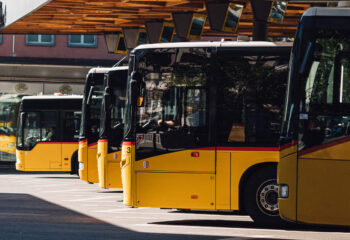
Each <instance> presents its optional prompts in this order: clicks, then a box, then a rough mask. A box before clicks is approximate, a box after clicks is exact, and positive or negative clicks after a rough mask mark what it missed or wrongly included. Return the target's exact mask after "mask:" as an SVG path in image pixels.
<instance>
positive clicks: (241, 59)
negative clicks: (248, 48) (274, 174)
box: [216, 50, 288, 146]
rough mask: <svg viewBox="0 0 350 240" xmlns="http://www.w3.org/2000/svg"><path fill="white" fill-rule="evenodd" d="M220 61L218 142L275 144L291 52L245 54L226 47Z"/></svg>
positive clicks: (254, 144) (227, 143) (258, 144)
mask: <svg viewBox="0 0 350 240" xmlns="http://www.w3.org/2000/svg"><path fill="white" fill-rule="evenodd" d="M255 54H256V53H255ZM218 62H219V66H220V68H221V71H220V72H221V78H220V85H219V86H220V87H219V88H218V93H217V113H216V130H217V131H216V134H217V135H216V140H217V144H218V145H222V146H225V145H227V146H236V145H238V146H239V145H244V146H246V145H249V146H276V145H277V143H278V139H279V132H280V121H281V117H282V104H283V101H284V99H283V97H284V92H285V86H286V82H287V73H288V71H287V68H288V56H287V55H285V56H280V55H278V54H276V55H267V53H264V54H262V55H245V56H242V55H237V54H234V53H232V52H230V51H229V50H223V51H222V52H220V53H219V56H218Z"/></svg>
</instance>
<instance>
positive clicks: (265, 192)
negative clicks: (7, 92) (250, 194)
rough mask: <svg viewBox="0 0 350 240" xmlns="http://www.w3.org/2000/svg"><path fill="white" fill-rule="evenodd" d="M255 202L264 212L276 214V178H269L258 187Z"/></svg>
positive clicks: (270, 214) (271, 214)
mask: <svg viewBox="0 0 350 240" xmlns="http://www.w3.org/2000/svg"><path fill="white" fill-rule="evenodd" d="M256 203H257V205H258V206H259V209H260V210H261V211H262V212H263V213H264V214H266V215H269V216H278V214H279V213H278V186H277V181H276V179H269V180H267V181H265V182H263V183H262V184H261V185H260V186H259V187H258V191H257V193H256Z"/></svg>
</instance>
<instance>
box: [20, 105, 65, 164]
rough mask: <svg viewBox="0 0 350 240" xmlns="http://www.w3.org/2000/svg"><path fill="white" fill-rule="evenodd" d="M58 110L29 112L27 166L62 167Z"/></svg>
mask: <svg viewBox="0 0 350 240" xmlns="http://www.w3.org/2000/svg"><path fill="white" fill-rule="evenodd" d="M57 117H58V114H57V112H56V111H45V112H27V113H26V120H25V127H24V130H23V131H24V132H23V133H24V146H25V148H26V149H28V151H25V153H24V154H25V168H26V169H28V170H39V169H43V170H50V169H60V168H61V167H62V162H61V143H60V137H59V131H58V128H57V127H58V126H57V122H58V121H57Z"/></svg>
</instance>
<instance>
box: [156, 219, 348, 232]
mask: <svg viewBox="0 0 350 240" xmlns="http://www.w3.org/2000/svg"><path fill="white" fill-rule="evenodd" d="M150 224H161V225H177V226H179V225H183V226H203V227H223V228H254V229H276V230H287V231H288V230H290V231H315V232H343V233H349V232H350V228H348V227H338V226H316V225H306V224H294V223H290V222H285V224H283V225H281V226H265V225H264V226H262V225H258V224H256V223H254V222H253V221H234V220H232V221H230V220H203V219H200V220H197V219H192V220H188V219H187V220H177V221H162V222H152V223H150Z"/></svg>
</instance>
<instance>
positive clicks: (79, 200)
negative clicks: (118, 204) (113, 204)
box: [63, 196, 115, 202]
mask: <svg viewBox="0 0 350 240" xmlns="http://www.w3.org/2000/svg"><path fill="white" fill-rule="evenodd" d="M111 198H115V197H114V196H108V197H92V198H81V199H67V200H63V201H65V202H88V201H94V200H102V199H111Z"/></svg>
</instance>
